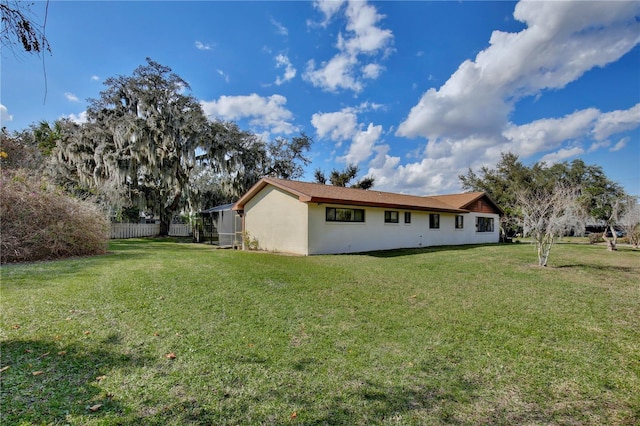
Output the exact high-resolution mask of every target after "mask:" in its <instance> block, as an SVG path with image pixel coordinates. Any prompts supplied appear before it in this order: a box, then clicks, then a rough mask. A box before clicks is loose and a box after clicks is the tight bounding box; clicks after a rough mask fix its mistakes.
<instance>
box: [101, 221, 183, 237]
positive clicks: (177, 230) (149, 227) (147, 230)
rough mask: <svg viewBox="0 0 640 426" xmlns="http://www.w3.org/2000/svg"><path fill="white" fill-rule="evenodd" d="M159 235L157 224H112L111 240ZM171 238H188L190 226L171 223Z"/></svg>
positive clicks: (158, 225)
mask: <svg viewBox="0 0 640 426" xmlns="http://www.w3.org/2000/svg"><path fill="white" fill-rule="evenodd" d="M156 235H160V224H158V223H112V224H111V238H112V239H117V238H140V237H155V236H156ZM169 235H170V236H172V237H188V236H190V235H191V225H185V224H178V223H172V224H171V226H169Z"/></svg>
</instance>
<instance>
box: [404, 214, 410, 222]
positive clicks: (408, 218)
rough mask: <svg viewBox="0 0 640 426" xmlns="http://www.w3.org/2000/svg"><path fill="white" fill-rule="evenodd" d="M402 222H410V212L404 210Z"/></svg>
mask: <svg viewBox="0 0 640 426" xmlns="http://www.w3.org/2000/svg"><path fill="white" fill-rule="evenodd" d="M404 223H411V212H404Z"/></svg>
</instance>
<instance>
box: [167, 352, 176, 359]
mask: <svg viewBox="0 0 640 426" xmlns="http://www.w3.org/2000/svg"><path fill="white" fill-rule="evenodd" d="M165 357H166V358H167V359H176V354H175V353H173V352H169V353H168V354H166V355H165Z"/></svg>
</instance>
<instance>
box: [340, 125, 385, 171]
mask: <svg viewBox="0 0 640 426" xmlns="http://www.w3.org/2000/svg"><path fill="white" fill-rule="evenodd" d="M381 134H382V126H374V125H373V123H369V126H368V127H367V129H366V130H360V131H358V132H357V133H356V135H355V136H354V137H353V141H352V142H351V145H350V146H349V152H348V153H347V155H345V156H344V161H345V163H347V164H359V163H361V162H363V161H365V160H367V159H368V158H369V157H371V155H372V154H373V153H374V150H373V148H374V147H375V144H376V142H377V141H378V139H379V138H380V135H381Z"/></svg>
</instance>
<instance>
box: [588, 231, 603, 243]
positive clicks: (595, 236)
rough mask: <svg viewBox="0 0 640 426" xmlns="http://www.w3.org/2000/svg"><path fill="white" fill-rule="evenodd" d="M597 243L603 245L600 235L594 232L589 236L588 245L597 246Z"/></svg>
mask: <svg viewBox="0 0 640 426" xmlns="http://www.w3.org/2000/svg"><path fill="white" fill-rule="evenodd" d="M598 243H604V238H602V234H601V233H596V232H594V233H591V234H589V244H598Z"/></svg>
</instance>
